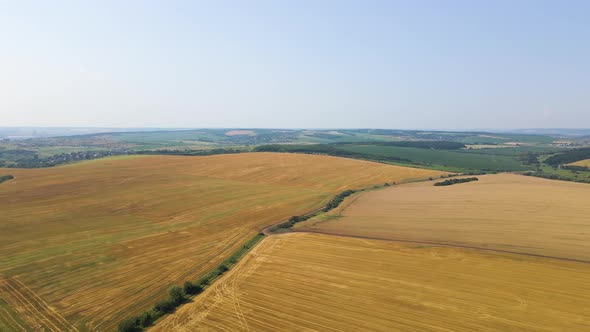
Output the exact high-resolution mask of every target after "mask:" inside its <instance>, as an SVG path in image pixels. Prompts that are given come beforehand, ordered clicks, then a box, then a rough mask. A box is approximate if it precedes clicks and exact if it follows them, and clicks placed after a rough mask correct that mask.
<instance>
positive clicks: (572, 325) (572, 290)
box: [150, 233, 590, 332]
mask: <svg viewBox="0 0 590 332" xmlns="http://www.w3.org/2000/svg"><path fill="white" fill-rule="evenodd" d="M588 273H590V265H588V264H584V263H573V262H564V261H559V260H551V259H542V258H534V257H527V256H521V255H511V254H499V253H487V252H482V251H477V250H469V249H461V248H450V247H439V246H424V245H414V244H400V243H395V242H387V241H378V240H365V239H354V238H346V237H339V236H332V235H321V234H306V233H291V234H283V235H276V236H271V237H268V238H266V239H264V240H263V241H262V242H261V243H260V245H259V246H258V247H256V248H255V249H254V250H253V251H252V252H250V254H248V255H247V256H246V258H245V259H244V260H243V261H241V262H240V263H239V264H238V265H237V266H236V268H234V269H233V270H231V271H230V272H229V273H228V274H227V275H226V276H225V277H223V278H222V279H220V280H219V281H218V282H217V283H215V284H214V285H213V286H212V287H211V288H209V289H207V290H206V291H205V292H204V293H203V294H202V295H201V296H199V297H197V298H196V299H195V301H194V302H193V303H189V304H187V305H185V306H183V307H181V308H179V310H178V311H177V312H176V313H175V314H173V315H171V316H168V317H166V318H164V319H163V320H162V321H160V322H159V323H158V324H157V325H156V326H155V327H154V328H153V329H151V330H150V331H154V332H156V331H157V332H160V331H194V330H208V331H209V330H211V331H277V330H310V331H312V330H313V331H361V330H371V331H469V332H471V331H558V330H559V331H584V330H589V329H590V313H588V311H587V308H588V306H590V284H588V282H587V276H588Z"/></svg>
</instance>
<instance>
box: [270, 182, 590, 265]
mask: <svg viewBox="0 0 590 332" xmlns="http://www.w3.org/2000/svg"><path fill="white" fill-rule="evenodd" d="M362 193H363V191H361V192H360V194H362ZM356 198H358V196H356ZM326 207H327V204H326V205H324V206H321V207H319V208H317V209H314V210H312V211H309V212H306V213H305V214H302V215H301V216H302V217H307V216H314V215H316V214H317V213H318V212H321V211H323V210H324V209H325V208H326ZM288 221H289V219H286V220H282V221H280V222H277V223H275V224H272V225H270V226H267V227H265V228H264V229H262V231H261V233H262V234H264V235H265V236H272V235H279V234H287V233H312V234H322V235H331V236H340V237H347V238H355V239H364V240H376V241H387V242H399V243H410V244H422V245H433V246H443V247H451V248H452V247H454V248H462V249H471V250H479V251H485V252H495V253H502V254H513V255H522V256H528V257H536V258H545V259H554V260H559V261H564V262H574V263H584V264H590V260H584V259H576V258H567V257H559V256H550V255H543V254H535V253H527V252H522V251H514V250H506V249H494V248H486V247H483V246H477V245H468V244H461V243H448V242H436V241H421V240H412V239H403V238H383V237H376V236H364V235H351V234H338V233H333V232H326V231H320V230H313V229H293V228H290V229H289V230H287V231H284V232H273V231H272V229H273V228H274V227H276V226H278V225H281V224H283V223H285V222H288Z"/></svg>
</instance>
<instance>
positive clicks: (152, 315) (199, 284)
mask: <svg viewBox="0 0 590 332" xmlns="http://www.w3.org/2000/svg"><path fill="white" fill-rule="evenodd" d="M263 237H264V234H262V233H258V234H256V236H254V237H253V238H251V239H250V240H248V241H247V242H246V243H244V244H243V245H242V246H241V247H240V248H239V249H238V250H236V251H235V252H234V253H233V254H232V255H231V256H229V257H228V258H227V259H225V260H224V261H223V262H222V263H221V264H219V265H218V266H217V267H216V268H214V269H213V270H211V271H209V272H208V273H206V274H205V275H204V276H202V277H201V278H199V279H198V280H197V281H195V282H192V281H190V280H189V281H185V282H184V285H183V286H182V287H180V286H178V285H174V286H172V287H170V290H169V291H168V295H169V296H168V298H167V299H165V300H161V301H159V302H158V303H156V304H155V305H154V306H153V308H152V309H149V310H146V311H145V312H143V313H142V314H140V315H138V316H135V317H132V318H129V319H126V320H124V321H122V322H121V323H119V327H118V331H119V332H138V331H143V329H144V328H146V327H149V326H151V325H152V324H153V323H154V322H155V321H156V320H157V319H159V318H161V317H163V316H165V315H167V314H170V313H173V312H174V311H175V310H176V308H177V307H179V306H181V305H182V304H184V303H186V302H188V300H189V299H191V298H193V297H195V296H197V295H199V294H200V293H202V292H203V291H204V290H205V289H206V288H207V287H208V286H210V285H211V284H212V283H213V281H215V280H216V279H218V278H219V277H221V276H222V275H223V274H224V273H225V272H227V271H229V270H230V269H231V268H232V267H233V266H234V265H235V264H236V263H237V262H238V261H239V260H240V258H242V257H243V256H244V255H245V254H246V253H247V252H248V251H250V249H252V248H253V247H254V246H255V245H256V244H257V243H258V242H260V240H262V238H263Z"/></svg>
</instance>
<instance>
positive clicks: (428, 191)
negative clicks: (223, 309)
mask: <svg viewBox="0 0 590 332" xmlns="http://www.w3.org/2000/svg"><path fill="white" fill-rule="evenodd" d="M478 178H479V181H477V182H470V183H464V184H456V185H452V186H444V187H435V186H433V183H432V182H420V183H413V184H405V185H401V186H395V187H390V188H387V189H383V190H377V191H372V192H366V193H362V194H361V195H356V196H353V197H351V198H350V199H348V200H347V203H345V204H344V205H343V206H342V208H340V209H338V210H335V211H332V212H330V214H328V215H327V216H321V217H319V218H315V219H312V220H310V221H307V222H305V223H302V224H301V225H298V227H299V229H303V230H310V231H318V232H326V233H330V234H341V235H353V236H365V237H375V238H382V239H393V240H395V239H399V240H410V241H423V242H435V243H445V244H452V245H463V246H475V247H480V248H488V249H497V250H505V251H511V252H518V253H527V254H536V255H546V256H553V257H558V258H566V259H576V260H583V261H590V219H589V218H588V216H589V215H590V204H588V202H589V200H588V198H589V197H590V185H587V184H581V183H572V182H563V181H555V180H546V179H539V178H534V177H526V176H520V175H513V174H497V175H484V176H478Z"/></svg>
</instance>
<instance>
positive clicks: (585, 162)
mask: <svg viewBox="0 0 590 332" xmlns="http://www.w3.org/2000/svg"><path fill="white" fill-rule="evenodd" d="M570 165H572V166H581V167H588V168H590V159H585V160H580V161H576V162H575V163H571V164H570Z"/></svg>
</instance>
